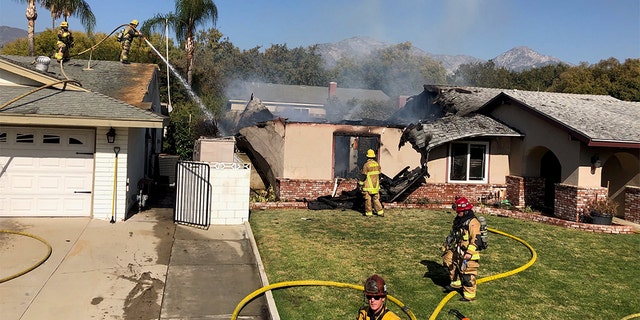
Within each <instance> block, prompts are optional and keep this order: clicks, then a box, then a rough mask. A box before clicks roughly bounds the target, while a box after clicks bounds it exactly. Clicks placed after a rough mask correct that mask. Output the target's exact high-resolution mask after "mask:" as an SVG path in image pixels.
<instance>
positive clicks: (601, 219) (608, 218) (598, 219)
mask: <svg viewBox="0 0 640 320" xmlns="http://www.w3.org/2000/svg"><path fill="white" fill-rule="evenodd" d="M612 221H613V215H610V214H602V213H600V212H597V211H591V223H593V224H605V225H610V224H611V223H612Z"/></svg>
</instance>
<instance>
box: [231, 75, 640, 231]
mask: <svg viewBox="0 0 640 320" xmlns="http://www.w3.org/2000/svg"><path fill="white" fill-rule="evenodd" d="M424 88H425V90H424V91H423V92H422V93H420V94H418V95H415V96H412V97H410V98H409V99H408V100H407V102H406V105H405V106H404V107H403V108H402V109H400V110H398V112H396V114H394V115H393V116H392V117H390V118H389V119H387V121H385V122H381V123H353V122H342V123H307V122H295V121H288V120H285V119H281V118H278V119H274V120H269V121H263V122H260V123H258V124H256V125H253V126H247V127H244V128H241V129H240V130H239V134H238V141H239V142H243V145H242V148H243V149H245V150H247V152H248V153H249V154H253V156H252V160H254V159H258V160H260V161H258V162H256V161H254V166H256V167H259V168H257V170H259V171H260V172H262V173H263V174H264V176H266V178H264V179H263V180H265V181H267V182H269V185H271V186H273V187H274V189H275V190H276V192H277V195H278V196H279V198H280V199H281V200H302V199H314V198H317V197H320V196H325V195H330V194H335V193H336V191H337V192H338V193H339V192H341V191H347V190H353V189H354V187H355V181H356V180H355V179H354V175H353V173H354V171H356V172H357V171H358V170H359V167H360V166H361V163H362V162H363V161H364V160H363V158H364V153H365V152H366V150H367V149H369V148H371V149H374V150H375V151H376V154H378V160H379V163H380V165H381V167H382V173H383V174H385V175H387V176H389V177H393V176H394V175H396V174H398V173H400V172H402V170H403V169H404V168H406V167H410V168H414V167H425V168H427V175H426V177H425V182H424V183H423V184H422V185H421V186H420V187H419V188H417V189H416V190H415V191H413V192H412V193H411V194H410V195H408V196H407V197H406V199H404V201H416V202H420V201H430V202H442V203H451V202H452V200H453V198H454V196H456V195H464V196H467V197H469V198H471V199H475V200H487V199H494V200H495V199H508V200H510V202H511V203H512V204H514V205H516V206H518V207H520V208H526V207H532V208H536V209H540V210H542V211H546V212H549V213H552V214H554V215H555V216H557V217H560V218H563V219H568V220H575V219H578V218H579V217H580V215H581V214H584V213H585V211H586V203H587V202H588V200H590V199H592V198H594V197H596V196H600V197H608V198H611V199H612V200H614V201H616V202H617V203H618V204H620V206H619V210H620V211H619V212H618V213H617V215H618V216H619V217H623V218H625V219H628V220H630V221H635V222H639V221H640V212H639V211H640V103H639V102H626V101H621V100H618V99H615V98H612V97H610V96H602V95H582V94H565V93H551V92H532V91H521V90H507V89H495V88H474V87H449V86H431V85H425V86H424ZM407 143H408V144H410V145H411V147H409V146H405V145H406V144H407ZM416 151H417V152H416Z"/></svg>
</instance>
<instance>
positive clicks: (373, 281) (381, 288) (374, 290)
mask: <svg viewBox="0 0 640 320" xmlns="http://www.w3.org/2000/svg"><path fill="white" fill-rule="evenodd" d="M364 294H365V295H367V296H374V297H384V296H386V295H387V285H386V284H385V283H384V279H382V277H380V276H379V275H377V274H374V275H372V276H371V277H369V278H367V280H366V281H365V282H364Z"/></svg>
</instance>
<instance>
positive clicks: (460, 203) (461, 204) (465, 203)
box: [454, 197, 473, 212]
mask: <svg viewBox="0 0 640 320" xmlns="http://www.w3.org/2000/svg"><path fill="white" fill-rule="evenodd" d="M454 209H455V210H456V212H460V211H466V210H471V209H473V205H472V204H471V202H469V200H467V198H465V197H456V203H455V205H454Z"/></svg>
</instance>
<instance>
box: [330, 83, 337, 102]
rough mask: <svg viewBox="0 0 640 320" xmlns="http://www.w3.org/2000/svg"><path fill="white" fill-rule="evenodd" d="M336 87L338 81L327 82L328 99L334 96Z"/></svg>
mask: <svg viewBox="0 0 640 320" xmlns="http://www.w3.org/2000/svg"><path fill="white" fill-rule="evenodd" d="M337 88H338V83H337V82H335V81H331V82H329V99H331V98H335V97H336V89H337Z"/></svg>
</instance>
